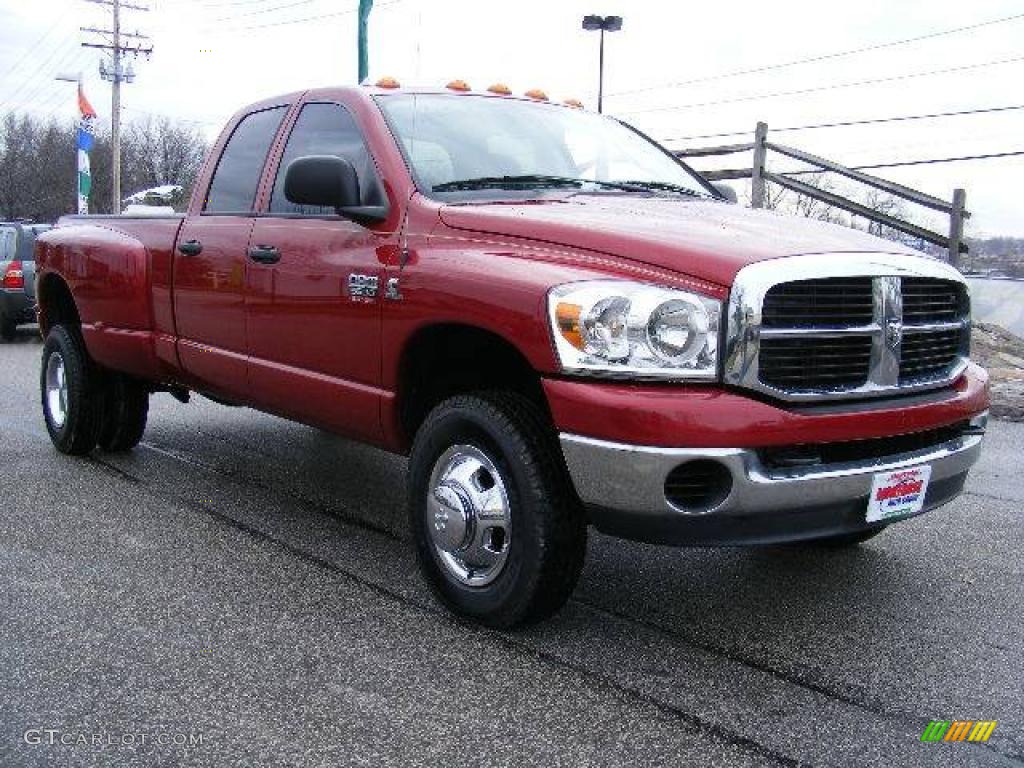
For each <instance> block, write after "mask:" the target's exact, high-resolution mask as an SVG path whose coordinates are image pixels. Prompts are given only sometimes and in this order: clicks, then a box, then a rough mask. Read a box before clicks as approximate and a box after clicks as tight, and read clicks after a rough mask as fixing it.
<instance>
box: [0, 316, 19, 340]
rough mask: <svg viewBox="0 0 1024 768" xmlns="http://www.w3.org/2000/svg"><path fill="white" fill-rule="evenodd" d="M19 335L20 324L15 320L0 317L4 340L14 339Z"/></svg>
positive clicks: (0, 327) (0, 331)
mask: <svg viewBox="0 0 1024 768" xmlns="http://www.w3.org/2000/svg"><path fill="white" fill-rule="evenodd" d="M17 336H18V324H17V323H16V322H15V321H14V320H8V319H7V318H6V317H0V338H2V339H3V340H4V341H14V340H15V339H16V338H17Z"/></svg>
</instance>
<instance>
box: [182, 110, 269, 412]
mask: <svg viewBox="0 0 1024 768" xmlns="http://www.w3.org/2000/svg"><path fill="white" fill-rule="evenodd" d="M287 110H288V107H287V106H279V107H271V108H269V109H263V110H260V111H257V112H252V113H250V114H248V115H246V116H245V117H244V118H242V120H241V121H240V122H239V123H238V124H237V125H236V126H235V129H234V131H233V132H232V134H231V137H230V138H229V139H228V142H227V144H225V145H224V148H223V151H222V153H221V156H220V161H219V162H218V164H217V168H216V170H215V171H214V174H213V178H212V181H211V182H210V186H209V189H208V191H207V195H206V199H205V203H204V205H203V208H202V210H201V212H200V213H199V214H197V215H190V216H188V217H187V218H186V219H185V221H184V222H183V223H182V226H181V230H180V231H179V233H178V240H177V243H176V251H175V255H174V282H173V285H174V317H175V326H176V329H177V336H178V339H177V347H178V357H179V360H180V361H181V365H182V367H183V368H184V370H185V371H186V373H187V374H188V376H189V378H190V380H191V381H190V383H191V384H192V385H193V386H195V387H196V388H197V389H200V390H204V391H209V392H212V393H216V394H219V395H222V396H224V397H227V398H229V399H238V400H239V401H245V400H246V399H247V396H248V384H247V375H248V370H247V365H246V360H245V358H246V354H247V341H246V327H245V270H246V264H247V257H246V253H247V250H248V245H249V236H250V234H251V231H252V225H253V222H254V221H255V217H256V214H255V211H254V207H255V203H256V192H257V189H258V187H259V183H260V178H261V177H262V175H263V169H264V166H265V165H266V161H267V157H268V155H269V152H270V147H271V145H272V144H273V141H274V138H275V136H276V135H277V132H278V130H279V128H280V126H281V122H282V119H283V118H284V116H285V113H286V112H287Z"/></svg>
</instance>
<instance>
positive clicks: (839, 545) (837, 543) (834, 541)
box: [806, 525, 888, 549]
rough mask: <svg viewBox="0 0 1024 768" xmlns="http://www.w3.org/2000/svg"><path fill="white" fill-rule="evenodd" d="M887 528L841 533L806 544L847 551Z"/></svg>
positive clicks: (883, 526) (882, 526) (879, 527)
mask: <svg viewBox="0 0 1024 768" xmlns="http://www.w3.org/2000/svg"><path fill="white" fill-rule="evenodd" d="M887 527H888V526H885V525H880V526H878V527H877V528H867V529H865V530H863V531H857V532H856V533H841V534H839V535H838V536H826V537H824V538H821V539H812V540H811V541H808V542H806V543H807V544H809V545H810V546H813V547H824V548H826V549H848V548H850V547H856V546H858V545H859V544H863V543H864V542H865V541H867V540H868V539H873V538H875V536H877V535H878V534H880V533H881V532H882V531H884V530H885V529H886V528H887Z"/></svg>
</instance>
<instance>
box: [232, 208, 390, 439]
mask: <svg viewBox="0 0 1024 768" xmlns="http://www.w3.org/2000/svg"><path fill="white" fill-rule="evenodd" d="M393 240H394V236H387V235H377V234H374V233H373V232H371V231H369V230H367V229H365V228H363V227H361V226H358V225H356V224H354V223H352V222H348V221H341V220H337V219H335V220H325V219H314V218H310V219H302V218H271V217H263V218H259V219H257V221H256V224H255V226H254V228H253V233H252V238H251V242H252V244H253V246H259V245H266V246H272V247H274V248H276V249H277V250H278V251H279V252H280V260H279V261H278V262H277V263H276V264H259V263H256V262H250V263H249V265H248V272H247V274H248V293H247V298H246V324H247V334H248V339H249V345H248V349H249V355H250V362H249V365H250V369H249V370H250V373H249V380H250V382H251V393H250V397H251V399H252V401H253V403H254V404H255V405H256V406H257V407H261V408H266V409H267V410H271V411H274V412H276V413H280V414H282V415H285V416H289V417H291V418H295V419H298V420H300V421H307V422H311V423H317V424H321V425H324V426H327V427H329V428H331V429H333V430H334V431H337V432H340V433H343V434H347V435H350V436H352V437H356V438H360V439H364V440H370V441H377V440H379V438H380V413H379V410H380V395H381V392H380V380H381V372H380V335H381V295H382V293H383V289H384V270H383V264H382V263H381V261H380V259H379V258H378V256H377V249H378V248H379V247H380V248H383V247H384V246H385V245H386V244H387V243H389V242H391V241H393ZM353 274H357V275H367V276H375V277H377V278H378V280H379V289H378V292H377V295H376V296H374V297H358V296H355V297H354V296H351V295H350V294H349V290H348V281H349V276H350V275H353Z"/></svg>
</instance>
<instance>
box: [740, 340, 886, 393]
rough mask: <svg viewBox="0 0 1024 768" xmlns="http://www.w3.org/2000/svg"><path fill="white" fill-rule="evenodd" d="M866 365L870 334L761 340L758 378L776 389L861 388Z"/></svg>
mask: <svg viewBox="0 0 1024 768" xmlns="http://www.w3.org/2000/svg"><path fill="white" fill-rule="evenodd" d="M870 365H871V337H870V336H846V337H843V338H834V339H833V338H821V339H819V338H798V339H785V338H783V339H762V341H761V360H760V369H761V381H763V382H764V383H766V384H768V385H770V386H772V387H776V388H778V389H784V390H797V391H799V390H805V389H820V390H834V389H840V390H841V389H851V388H856V387H862V386H864V385H865V384H867V381H868V369H869V367H870Z"/></svg>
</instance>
